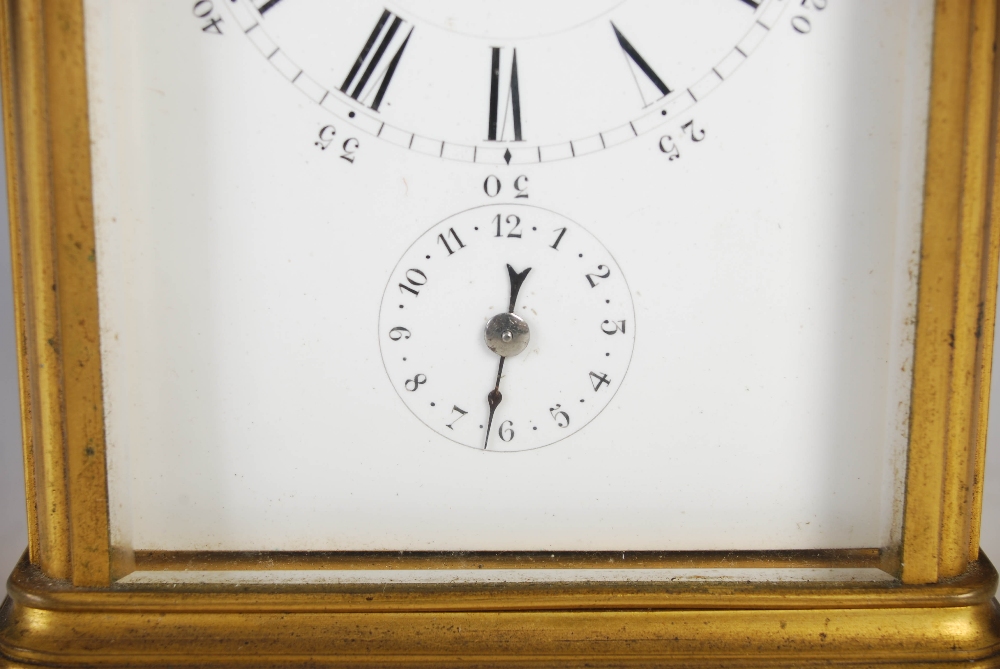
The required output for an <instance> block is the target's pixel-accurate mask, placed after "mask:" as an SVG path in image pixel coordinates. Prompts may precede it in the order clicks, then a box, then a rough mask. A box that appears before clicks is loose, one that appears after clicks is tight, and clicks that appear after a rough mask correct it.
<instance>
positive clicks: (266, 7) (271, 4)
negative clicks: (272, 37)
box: [257, 0, 281, 16]
mask: <svg viewBox="0 0 1000 669" xmlns="http://www.w3.org/2000/svg"><path fill="white" fill-rule="evenodd" d="M279 2H281V0H267V2H265V3H264V4H263V5H261V6H260V7H258V8H257V11H258V12H260V15H261V16H264V14H266V13H267V10H269V9H271V8H272V7H274V6H275V5H276V4H278V3H279Z"/></svg>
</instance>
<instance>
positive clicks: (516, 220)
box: [493, 214, 521, 239]
mask: <svg viewBox="0 0 1000 669" xmlns="http://www.w3.org/2000/svg"><path fill="white" fill-rule="evenodd" d="M501 218H502V215H501V214H497V215H496V216H495V217H494V218H493V222H494V223H496V225H497V233H496V234H495V235H494V237H503V236H504V235H503V231H502V230H501V228H500V223H501ZM503 222H505V223H506V224H507V225H513V226H514V227H513V228H511V229H510V231H509V232H508V233H507V237H509V238H512V239H520V238H521V233H520V232H518V231H517V229H518V228H519V227H521V218H520V217H519V216H516V215H514V214H511V215H510V216H508V217H507V218H506V219H504V221H503Z"/></svg>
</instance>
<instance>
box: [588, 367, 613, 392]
mask: <svg viewBox="0 0 1000 669" xmlns="http://www.w3.org/2000/svg"><path fill="white" fill-rule="evenodd" d="M590 382H591V383H592V384H593V385H594V392H595V393H596V392H597V391H598V390H600V389H601V386H603V385H604V384H608V387H609V388H610V387H611V379H609V378H608V375H607V374H598V373H597V372H591V373H590Z"/></svg>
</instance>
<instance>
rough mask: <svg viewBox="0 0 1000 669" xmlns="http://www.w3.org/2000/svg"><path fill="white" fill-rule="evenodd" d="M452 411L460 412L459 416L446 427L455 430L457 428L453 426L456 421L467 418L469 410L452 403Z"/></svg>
mask: <svg viewBox="0 0 1000 669" xmlns="http://www.w3.org/2000/svg"><path fill="white" fill-rule="evenodd" d="M451 412H452V413H458V418H456V419H455V420H453V421H451V422H450V423H448V424H447V425H445V427H446V428H448V429H449V430H454V429H455V428H454V427H453V426H454V425H455V423H457V422H458V421H460V420H462V419H463V418H465V414H467V413H469V412H468V411H466V410H465V409H459V408H458V405H457V404H454V405H452V407H451Z"/></svg>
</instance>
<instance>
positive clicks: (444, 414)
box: [379, 204, 635, 451]
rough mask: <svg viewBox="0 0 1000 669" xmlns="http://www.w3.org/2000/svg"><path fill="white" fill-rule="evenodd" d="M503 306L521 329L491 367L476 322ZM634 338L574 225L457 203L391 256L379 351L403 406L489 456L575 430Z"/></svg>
mask: <svg viewBox="0 0 1000 669" xmlns="http://www.w3.org/2000/svg"><path fill="white" fill-rule="evenodd" d="M508 266H509V267H510V268H511V269H510V270H508ZM515 275H516V276H517V279H516V280H515V278H514V276H515ZM515 281H516V286H517V287H516V288H514V289H513V292H512V286H513V285H514V284H515ZM512 298H513V301H514V309H513V311H511V310H510V301H511V299H512ZM507 313H514V314H516V316H517V317H518V318H519V319H522V320H523V323H524V324H526V329H527V330H530V338H528V337H526V338H525V340H526V341H527V346H526V347H516V348H515V349H512V352H511V353H510V355H509V356H508V357H504V358H503V366H502V367H501V366H500V362H501V356H500V355H498V353H496V352H494V351H493V350H491V349H490V347H489V345H488V343H487V338H488V337H487V335H486V334H485V330H486V326H487V323H488V322H490V321H491V319H493V318H495V317H497V316H498V315H499V316H503V315H506V314H507ZM505 334H506V335H508V336H506V337H505V338H503V339H501V340H500V341H503V342H510V341H511V338H512V337H511V336H509V335H511V333H510V332H507V333H503V332H500V333H498V336H504V335H505ZM513 334H514V337H515V338H516V334H517V333H513ZM634 341H635V314H634V311H633V306H632V299H631V296H630V294H629V288H628V284H627V283H626V281H625V277H624V275H623V274H622V270H621V268H620V267H619V266H618V264H617V263H616V262H615V260H614V258H613V257H612V256H611V253H609V252H608V250H607V249H606V248H604V246H602V245H601V243H600V242H598V241H597V239H596V238H594V237H593V236H592V235H591V234H590V233H588V232H587V231H586V230H584V229H583V228H582V227H581V226H580V225H578V224H577V223H575V222H573V221H571V220H569V219H567V218H566V217H564V216H561V215H559V214H556V213H554V212H552V211H548V210H546V209H541V208H538V207H531V206H526V205H512V204H507V205H499V204H498V205H489V206H484V207H477V208H474V209H469V210H467V211H464V212H461V213H459V214H456V215H454V216H451V217H449V218H447V219H445V220H444V221H442V222H440V223H438V224H437V225H435V226H434V227H433V228H431V229H430V230H428V231H427V232H425V233H424V234H423V235H422V236H421V237H420V238H419V239H418V240H417V241H416V242H415V243H414V244H413V245H412V246H411V247H410V248H409V249H408V250H407V251H406V253H405V254H404V255H403V257H402V259H400V261H399V263H398V264H397V265H396V268H395V270H394V271H393V273H392V276H391V277H390V279H389V282H388V285H387V286H386V290H385V294H384V296H383V298H382V309H381V314H380V317H379V342H380V345H381V350H382V360H383V362H384V363H385V368H386V372H387V373H388V375H389V381H390V382H391V383H392V386H393V388H395V390H396V392H397V393H399V397H400V398H401V399H402V400H403V402H404V403H405V404H406V406H407V407H409V409H410V410H411V411H412V412H413V413H414V414H415V415H416V416H417V417H418V418H419V419H420V420H421V421H423V422H424V423H425V424H426V425H427V426H428V427H430V428H431V429H433V430H434V431H436V432H438V433H439V434H441V435H443V436H445V437H447V438H448V439H451V440H452V441H456V442H458V443H460V444H464V445H466V446H470V447H473V448H478V449H486V450H489V451H523V450H528V449H533V448H538V447H541V446H546V445H548V444H551V443H553V442H556V441H559V440H561V439H565V438H566V437H569V436H570V435H572V434H574V433H576V432H577V431H578V430H580V429H581V428H583V427H584V426H586V425H587V424H588V423H589V422H590V421H592V420H593V419H594V418H596V417H597V415H598V414H600V413H601V411H602V410H603V409H604V408H605V407H606V406H607V405H608V403H609V402H610V401H611V400H612V398H613V397H614V395H615V393H616V392H617V391H618V388H619V387H620V386H621V384H622V382H623V381H624V380H625V373H626V371H627V370H628V366H629V361H630V360H631V357H632V346H633V343H634ZM497 343H498V345H500V346H501V347H502V346H503V344H501V343H499V342H497ZM514 343H516V341H515V342H514ZM521 348H523V350H519V349H521ZM501 350H503V349H501ZM498 373H499V378H498ZM494 391H496V392H498V393H499V398H498V396H497V395H493V397H494V400H493V401H491V400H490V395H491V393H493V392H494ZM494 404H495V406H493V405H494ZM491 408H493V412H492V415H491Z"/></svg>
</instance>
